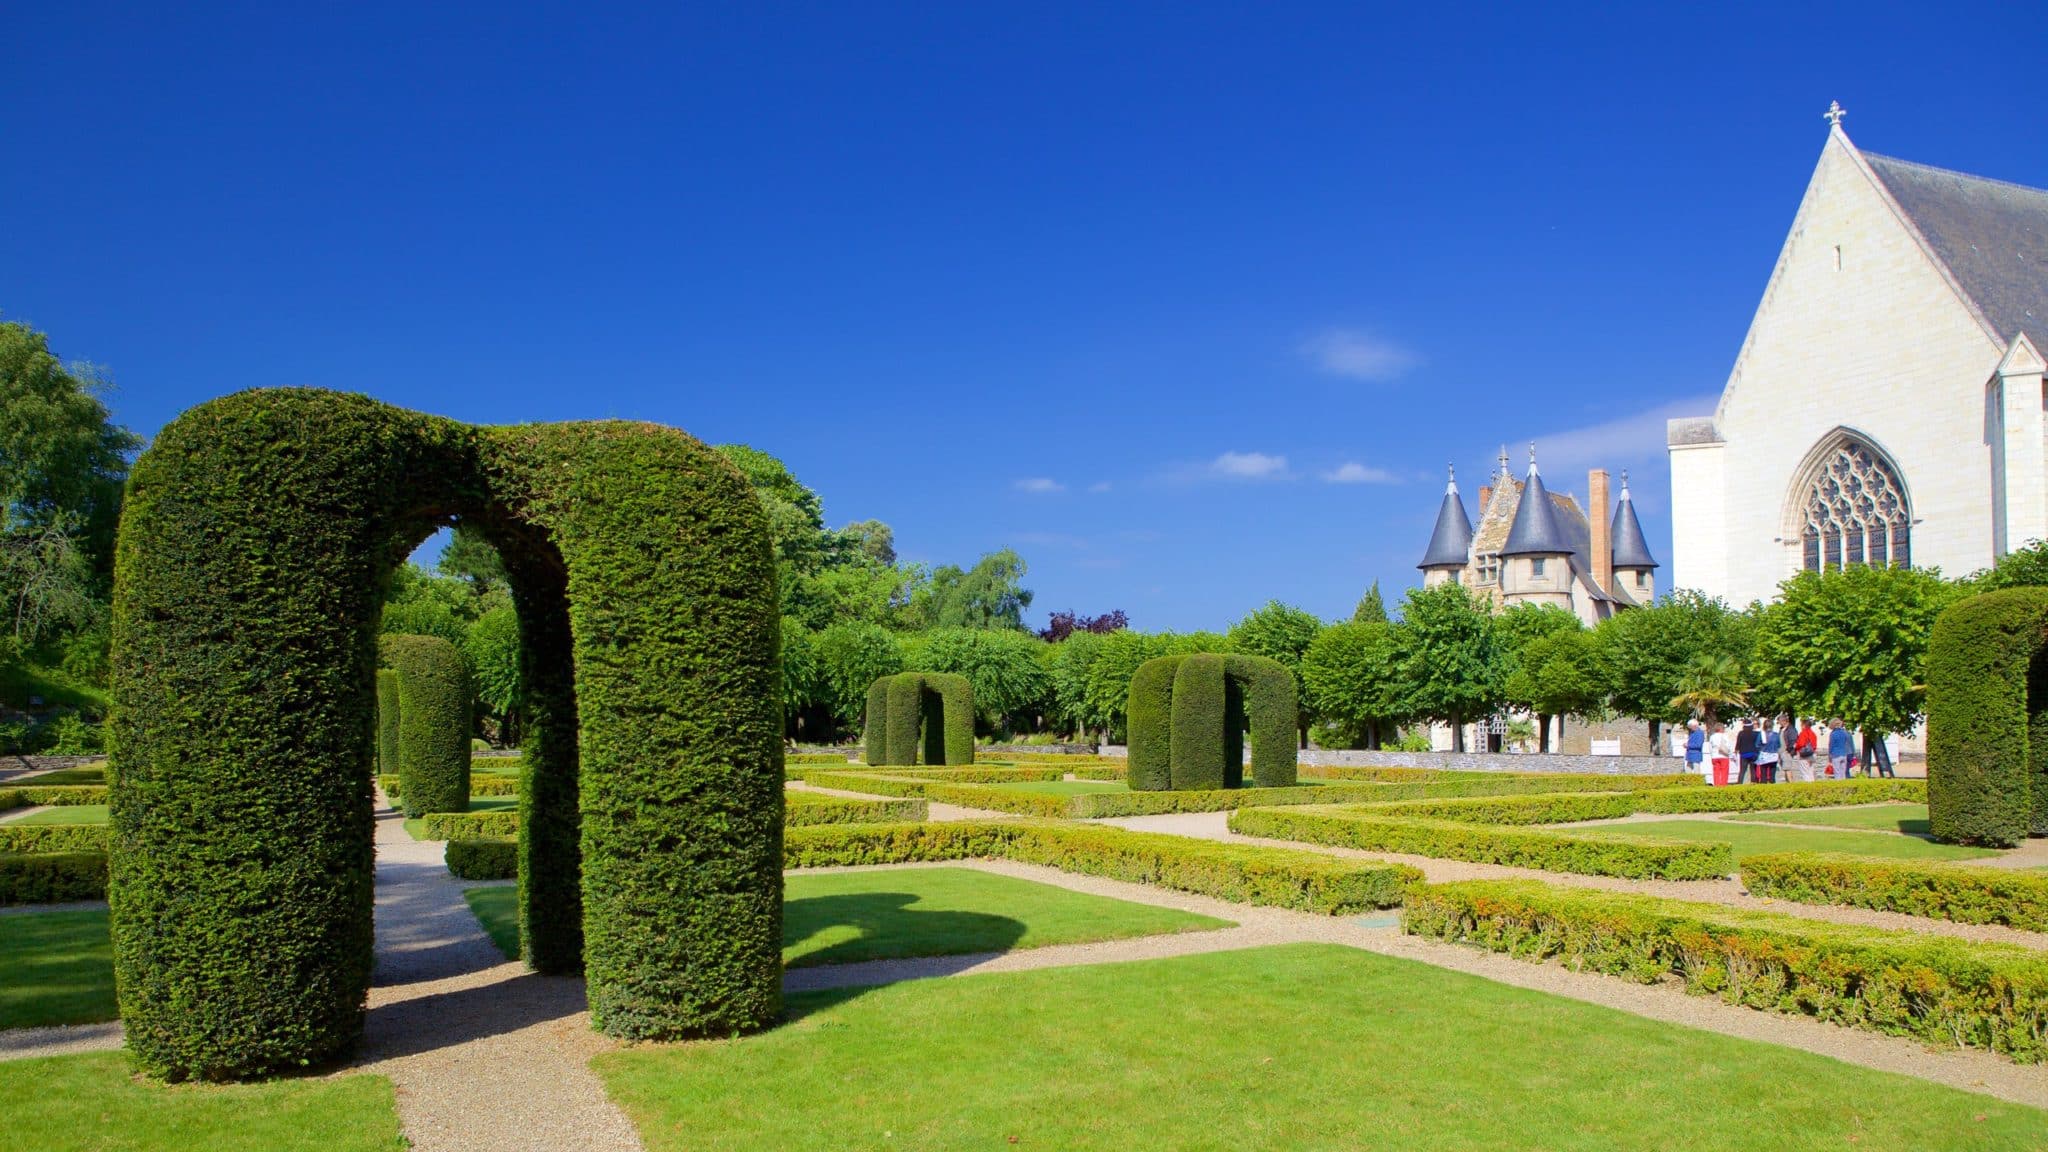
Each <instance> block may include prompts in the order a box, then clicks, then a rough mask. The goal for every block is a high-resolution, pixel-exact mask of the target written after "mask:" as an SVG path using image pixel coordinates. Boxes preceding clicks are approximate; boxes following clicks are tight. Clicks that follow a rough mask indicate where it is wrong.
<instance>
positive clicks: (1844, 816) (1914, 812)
mask: <svg viewBox="0 0 2048 1152" xmlns="http://www.w3.org/2000/svg"><path fill="white" fill-rule="evenodd" d="M1721 819H1723V820H1733V821H1736V822H1738V823H1743V824H1826V825H1828V826H1830V827H1833V828H1868V829H1870V830H1872V831H1875V832H1905V833H1909V834H1911V835H1916V836H1925V835H1926V834H1927V805H1925V804H1872V805H1869V806H1868V807H1863V808H1805V809H1788V810H1786V811H1783V812H1737V813H1734V814H1732V815H1728V816H1723V817H1721Z"/></svg>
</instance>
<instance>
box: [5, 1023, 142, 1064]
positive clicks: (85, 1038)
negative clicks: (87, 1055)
mask: <svg viewBox="0 0 2048 1152" xmlns="http://www.w3.org/2000/svg"><path fill="white" fill-rule="evenodd" d="M120 1046H121V1022H120V1021H119V1020H109V1021H107V1022H106V1023H104V1024H59V1025H56V1026H54V1027H50V1028H5V1029H0V1061H4V1060H27V1059H29V1058H30V1057H34V1056H69V1055H71V1054H73V1053H75V1052H110V1051H112V1050H114V1049H116V1048H119V1047H120Z"/></svg>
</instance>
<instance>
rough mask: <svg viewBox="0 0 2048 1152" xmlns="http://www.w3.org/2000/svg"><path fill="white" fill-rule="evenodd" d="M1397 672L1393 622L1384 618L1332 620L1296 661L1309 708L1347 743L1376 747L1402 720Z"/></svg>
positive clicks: (1400, 688) (1398, 657)
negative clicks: (1340, 621) (1348, 621)
mask: <svg viewBox="0 0 2048 1152" xmlns="http://www.w3.org/2000/svg"><path fill="white" fill-rule="evenodd" d="M1400 673H1401V668H1400V649H1399V646H1398V645H1397V644H1396V643H1395V639H1394V626H1393V625H1391V624H1389V623H1387V622H1386V621H1384V620H1369V621H1365V622H1351V623H1345V624H1333V625H1331V626H1330V627H1328V628H1325V629H1323V630H1322V631H1321V632H1320V633H1318V634H1317V635H1316V638H1315V641H1314V642H1313V643H1311V644H1310V645H1309V646H1308V651H1307V652H1306V653H1305V654H1304V655H1303V656H1302V660H1301V679H1302V683H1303V685H1304V686H1305V688H1306V690H1307V693H1308V696H1309V699H1310V701H1311V705H1310V706H1311V708H1312V710H1313V711H1314V712H1315V714H1316V716H1317V717H1318V718H1319V719H1321V720H1323V721H1324V722H1325V723H1328V724H1330V725H1332V726H1334V728H1335V729H1336V731H1337V733H1338V734H1339V738H1340V739H1341V740H1342V742H1343V743H1344V745H1345V746H1347V747H1355V748H1378V747H1380V746H1381V744H1382V743H1383V742H1384V741H1386V739H1387V738H1388V737H1389V736H1390V735H1391V734H1392V732H1393V728H1394V725H1396V724H1398V723H1400V722H1401V720H1403V719H1404V718H1405V717H1404V711H1403V707H1404V706H1403V697H1404V692H1403V687H1404V686H1403V684H1402V681H1401V678H1400Z"/></svg>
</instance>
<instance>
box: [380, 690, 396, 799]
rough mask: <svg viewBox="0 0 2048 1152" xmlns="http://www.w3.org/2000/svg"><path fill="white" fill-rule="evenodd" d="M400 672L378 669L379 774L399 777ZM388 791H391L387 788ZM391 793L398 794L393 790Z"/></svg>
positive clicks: (393, 777) (394, 777)
mask: <svg viewBox="0 0 2048 1152" xmlns="http://www.w3.org/2000/svg"><path fill="white" fill-rule="evenodd" d="M398 709H399V703H398V672H397V670H396V669H392V668H379V669H377V774H378V775H380V776H389V777H391V778H392V779H394V780H396V779H397V778H398V763H399V761H398V732H399V722H398ZM387 791H389V790H388V789H387ZM391 795H393V796H396V795H398V793H397V792H395V791H393V792H391Z"/></svg>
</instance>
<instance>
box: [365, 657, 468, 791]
mask: <svg viewBox="0 0 2048 1152" xmlns="http://www.w3.org/2000/svg"><path fill="white" fill-rule="evenodd" d="M377 659H379V660H380V661H382V662H383V663H384V664H385V665H386V666H387V667H388V668H389V669H390V670H391V671H394V672H396V673H397V674H398V779H399V782H400V783H401V784H402V785H403V786H404V787H403V791H402V793H401V795H400V796H399V800H400V804H401V807H403V808H404V809H405V814H406V815H407V816H408V817H412V816H424V815H426V814H427V813H429V812H467V811H469V767H470V765H469V733H470V728H471V724H470V697H471V695H472V693H471V691H470V686H469V664H468V663H467V662H466V661H465V660H464V659H463V656H462V649H460V648H457V647H456V646H455V645H454V644H452V643H450V642H449V641H447V640H444V639H442V638H441V637H439V636H405V635H386V636H381V637H379V638H378V640H377ZM379 671H380V672H381V671H383V670H382V669H380V670H379ZM383 683H384V681H383V679H382V678H381V676H380V678H379V681H378V684H379V688H380V690H381V688H382V685H383ZM378 702H379V704H380V705H381V704H382V702H383V701H382V697H381V696H380V697H379V701H378ZM377 723H378V728H379V743H378V747H379V748H382V747H383V743H382V729H383V728H384V727H385V726H386V725H388V723H389V721H388V720H387V719H386V717H385V716H384V714H383V712H382V710H381V708H380V710H379V713H378V718H377Z"/></svg>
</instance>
